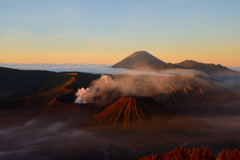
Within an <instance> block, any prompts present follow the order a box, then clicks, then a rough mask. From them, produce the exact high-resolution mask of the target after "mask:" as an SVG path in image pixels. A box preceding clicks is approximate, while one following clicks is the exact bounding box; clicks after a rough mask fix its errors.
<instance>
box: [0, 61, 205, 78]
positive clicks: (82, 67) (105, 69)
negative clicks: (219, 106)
mask: <svg viewBox="0 0 240 160" xmlns="http://www.w3.org/2000/svg"><path fill="white" fill-rule="evenodd" d="M0 66H1V67H8V68H15V69H21V70H47V71H54V72H63V71H66V72H75V71H76V72H86V73H93V74H133V75H158V76H171V75H192V74H199V75H202V76H208V75H207V74H205V73H204V72H202V71H198V70H193V69H166V70H162V71H138V70H131V69H126V68H111V65H106V64H90V63H82V64H74V63H65V64H46V63H32V64H27V63H26V64H23V63H0Z"/></svg>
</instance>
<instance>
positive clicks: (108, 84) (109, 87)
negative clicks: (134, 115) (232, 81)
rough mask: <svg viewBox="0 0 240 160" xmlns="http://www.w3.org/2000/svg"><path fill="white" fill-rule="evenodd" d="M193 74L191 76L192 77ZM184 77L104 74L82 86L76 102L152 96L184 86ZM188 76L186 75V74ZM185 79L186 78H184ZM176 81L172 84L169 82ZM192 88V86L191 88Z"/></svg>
mask: <svg viewBox="0 0 240 160" xmlns="http://www.w3.org/2000/svg"><path fill="white" fill-rule="evenodd" d="M192 76H193V75H191V76H189V77H192ZM181 78H183V77H181V76H180V77H176V76H169V77H161V76H150V75H114V76H108V75H102V76H101V78H99V79H97V80H95V81H93V82H92V83H91V85H90V87H89V88H87V89H86V90H85V89H84V88H81V89H79V90H78V92H77V93H76V96H77V98H76V100H75V103H96V102H97V103H99V104H105V103H108V102H109V101H110V100H113V99H114V98H117V97H119V96H120V97H122V96H147V97H152V96H155V95H159V94H162V93H169V92H172V91H174V90H177V89H179V88H180V87H181V86H182V79H181ZM184 78H186V76H184ZM183 80H184V79H183ZM172 81H174V82H176V83H174V86H171V85H170V84H169V82H172ZM189 89H191V88H189Z"/></svg>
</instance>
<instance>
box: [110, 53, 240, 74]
mask: <svg viewBox="0 0 240 160" xmlns="http://www.w3.org/2000/svg"><path fill="white" fill-rule="evenodd" d="M112 67H113V68H128V69H138V70H146V69H151V70H162V69H196V70H201V71H203V72H205V73H207V74H209V75H211V76H222V75H223V76H226V75H227V76H240V72H238V71H234V70H231V69H229V68H227V67H224V66H222V65H220V64H217V65H215V64H212V63H209V64H207V63H200V62H197V61H193V60H185V61H183V62H180V63H175V64H173V63H165V62H164V61H162V60H160V59H158V58H156V57H155V56H153V55H151V54H150V53H148V52H146V51H137V52H134V53H133V54H131V55H130V56H128V57H126V58H125V59H123V60H122V61H120V62H118V63H116V64H114V65H113V66H112Z"/></svg>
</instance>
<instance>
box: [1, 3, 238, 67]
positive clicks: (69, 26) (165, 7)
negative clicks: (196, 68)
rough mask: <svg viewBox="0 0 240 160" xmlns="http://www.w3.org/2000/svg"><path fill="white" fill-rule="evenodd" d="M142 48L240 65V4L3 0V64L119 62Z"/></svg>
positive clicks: (174, 58) (167, 57) (164, 56)
mask: <svg viewBox="0 0 240 160" xmlns="http://www.w3.org/2000/svg"><path fill="white" fill-rule="evenodd" d="M139 50H145V51H147V52H149V53H151V54H153V55H154V56H156V57H158V58H159V59H161V60H163V61H165V62H172V63H177V62H181V61H183V60H186V59H192V60H196V61H199V62H205V63H214V64H222V65H224V66H228V67H240V1H239V0H157V1H156V0H119V1H117V0H84V1H83V0H64V1H63V0H0V62H3V63H97V64H100V63H105V64H114V63H116V62H118V61H120V60H122V59H123V58H125V57H126V56H128V55H130V54H131V53H133V52H135V51H139Z"/></svg>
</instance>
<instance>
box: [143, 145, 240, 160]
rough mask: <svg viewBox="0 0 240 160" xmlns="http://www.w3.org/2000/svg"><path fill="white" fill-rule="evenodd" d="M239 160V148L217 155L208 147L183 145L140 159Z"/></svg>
mask: <svg viewBox="0 0 240 160" xmlns="http://www.w3.org/2000/svg"><path fill="white" fill-rule="evenodd" d="M176 159H177V160H238V159H240V149H239V150H237V149H236V150H234V151H231V150H229V149H228V150H227V151H225V150H224V151H222V152H220V153H219V154H218V155H217V157H213V156H212V152H211V150H210V149H209V148H207V147H202V148H201V149H197V148H194V147H193V148H192V149H186V148H183V147H180V148H176V149H174V150H173V151H169V152H167V153H165V154H163V155H162V154H156V155H150V156H148V157H147V156H144V157H142V158H140V159H139V160H176Z"/></svg>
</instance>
